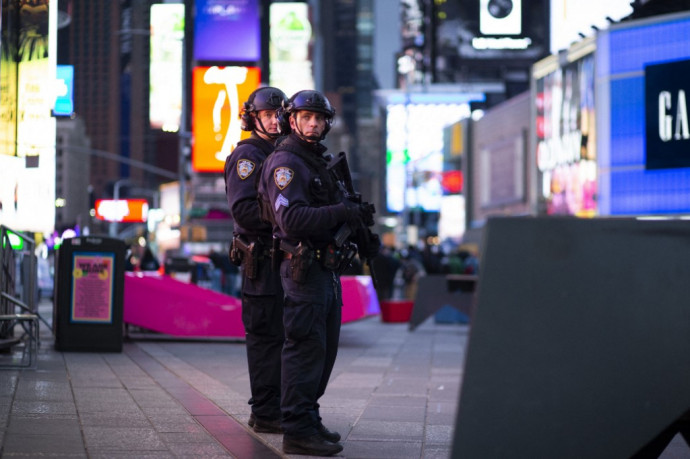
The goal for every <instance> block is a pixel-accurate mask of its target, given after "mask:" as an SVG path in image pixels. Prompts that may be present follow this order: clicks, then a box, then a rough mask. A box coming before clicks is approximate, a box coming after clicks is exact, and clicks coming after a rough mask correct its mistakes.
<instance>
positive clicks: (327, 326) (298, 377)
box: [258, 134, 348, 438]
mask: <svg viewBox="0 0 690 459" xmlns="http://www.w3.org/2000/svg"><path fill="white" fill-rule="evenodd" d="M325 151H326V148H325V147H324V146H323V145H322V144H320V143H310V142H306V141H304V140H302V139H301V138H300V137H298V136H297V135H295V134H290V135H289V136H288V137H287V138H286V139H285V140H283V141H282V142H281V143H280V144H279V145H278V146H277V147H276V150H275V151H274V152H273V154H272V155H271V156H270V157H269V158H268V159H267V160H266V162H265V163H264V165H263V168H262V173H261V174H262V175H261V179H260V181H259V186H258V189H259V195H260V197H261V199H262V200H263V201H264V205H265V206H270V207H271V211H272V213H273V217H274V219H275V228H274V234H275V235H277V236H278V237H279V238H280V239H281V249H283V250H285V251H286V255H285V257H286V258H285V259H284V260H283V261H282V263H281V266H280V277H281V281H282V284H283V289H284V292H285V305H284V314H283V317H284V319H283V322H284V326H285V336H286V341H285V345H284V347H283V360H282V379H283V384H282V402H281V407H282V427H283V430H284V432H285V435H288V436H291V437H307V436H311V435H317V434H319V432H320V428H323V425H322V424H321V418H320V415H319V404H318V400H319V398H320V397H321V396H322V395H323V394H324V392H325V390H326V385H327V384H328V379H329V377H330V375H331V371H332V370H333V365H334V363H335V359H336V354H337V351H338V340H339V338H340V325H341V313H342V311H341V310H342V291H341V286H340V275H339V274H338V272H336V271H335V270H333V269H329V268H328V267H326V266H325V265H324V263H323V256H324V253H325V251H326V250H328V246H329V244H331V243H332V242H333V238H334V235H335V234H336V231H337V230H338V228H339V227H340V226H342V224H343V223H344V222H345V221H347V219H348V211H347V208H346V206H345V204H344V203H343V195H342V193H341V192H340V191H339V189H338V188H337V186H336V185H335V183H334V182H333V180H332V178H331V177H330V175H329V173H328V171H327V169H326V165H327V161H326V159H324V157H323V154H324V153H325ZM304 253H308V254H309V255H308V257H307V258H304V257H303V256H302V255H304ZM300 260H301V261H300ZM338 438H339V436H338Z"/></svg>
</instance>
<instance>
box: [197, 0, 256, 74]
mask: <svg viewBox="0 0 690 459" xmlns="http://www.w3.org/2000/svg"><path fill="white" fill-rule="evenodd" d="M258 3H259V2H258V0H196V16H195V18H194V59H195V60H197V61H224V62H225V61H235V62H236V61H241V62H254V61H258V60H259V59H260V58H261V33H260V24H259V4H258Z"/></svg>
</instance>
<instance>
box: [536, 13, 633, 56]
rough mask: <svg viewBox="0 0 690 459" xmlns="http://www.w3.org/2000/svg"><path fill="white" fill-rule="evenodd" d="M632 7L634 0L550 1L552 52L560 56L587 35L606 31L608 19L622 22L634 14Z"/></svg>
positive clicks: (608, 23)
mask: <svg viewBox="0 0 690 459" xmlns="http://www.w3.org/2000/svg"><path fill="white" fill-rule="evenodd" d="M632 4H633V2H631V1H630V0H606V1H601V0H550V8H551V15H550V22H551V28H550V30H551V33H550V35H551V38H550V42H551V43H550V46H549V49H550V50H551V52H552V53H553V54H556V53H558V51H560V50H562V49H567V48H568V47H569V46H570V45H571V44H573V43H575V42H578V41H580V40H582V37H583V36H585V37H588V36H593V35H594V34H595V31H596V30H604V29H606V28H607V27H608V26H609V25H610V21H609V19H607V18H610V19H611V20H612V21H620V20H621V19H623V18H624V17H626V16H629V15H630V14H632V12H633V7H632ZM595 27H596V28H597V29H595ZM580 34H582V35H580Z"/></svg>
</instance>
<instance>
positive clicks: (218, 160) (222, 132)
mask: <svg viewBox="0 0 690 459" xmlns="http://www.w3.org/2000/svg"><path fill="white" fill-rule="evenodd" d="M260 82H261V72H260V70H259V68H257V67H216V66H214V67H195V68H194V70H193V72H192V95H193V100H192V136H193V139H194V141H193V143H192V169H193V170H194V171H196V172H223V168H224V166H225V158H227V157H228V155H230V153H231V152H232V150H233V149H234V148H235V145H237V142H239V141H240V140H242V139H245V138H247V137H249V132H247V131H242V129H241V128H240V112H241V110H242V104H243V103H244V101H246V100H247V98H248V97H249V95H250V94H251V93H252V92H253V91H254V90H255V89H256V88H258V87H259V84H260Z"/></svg>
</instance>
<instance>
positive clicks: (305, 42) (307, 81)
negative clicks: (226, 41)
mask: <svg viewBox="0 0 690 459" xmlns="http://www.w3.org/2000/svg"><path fill="white" fill-rule="evenodd" d="M270 24H271V27H270V40H269V45H268V47H269V56H270V65H271V72H270V73H271V75H270V85H271V86H274V87H276V88H280V89H281V90H283V92H284V93H285V94H287V96H288V97H290V96H291V95H292V94H294V93H296V92H297V91H300V90H302V89H306V88H313V87H314V77H313V75H312V73H313V72H312V60H311V53H310V46H311V40H312V27H311V22H310V21H309V5H307V3H305V2H285V3H283V2H281V3H271V7H270Z"/></svg>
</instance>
